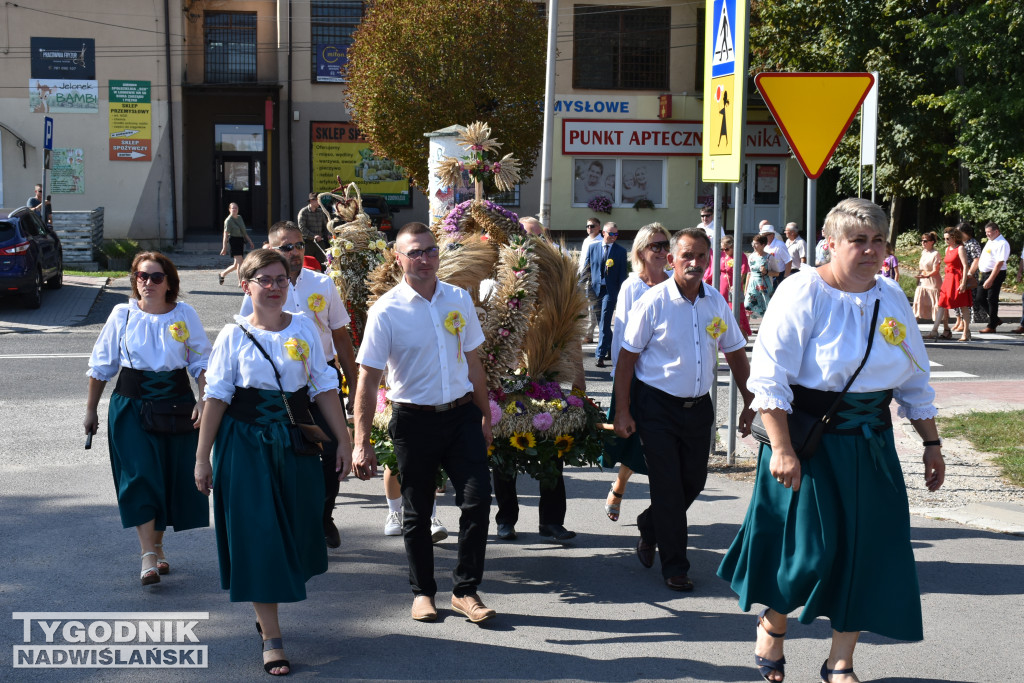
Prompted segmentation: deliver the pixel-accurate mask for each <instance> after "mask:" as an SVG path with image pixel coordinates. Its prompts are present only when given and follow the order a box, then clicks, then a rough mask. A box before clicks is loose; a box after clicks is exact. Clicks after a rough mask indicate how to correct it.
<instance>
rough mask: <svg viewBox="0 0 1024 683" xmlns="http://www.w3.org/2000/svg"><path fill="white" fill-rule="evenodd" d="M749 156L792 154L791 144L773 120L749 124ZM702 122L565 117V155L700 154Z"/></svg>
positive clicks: (563, 137) (563, 149) (747, 132)
mask: <svg viewBox="0 0 1024 683" xmlns="http://www.w3.org/2000/svg"><path fill="white" fill-rule="evenodd" d="M745 133H746V148H747V155H748V156H789V145H788V144H786V140H785V138H784V137H783V136H782V134H781V131H779V129H778V127H777V126H776V125H775V124H774V123H773V122H771V121H751V122H749V123H747V126H746V129H745ZM703 149H704V147H703V134H702V129H701V122H700V121H636V120H627V121H621V120H612V119H563V121H562V154H564V155H566V156H700V155H701V153H702V152H703Z"/></svg>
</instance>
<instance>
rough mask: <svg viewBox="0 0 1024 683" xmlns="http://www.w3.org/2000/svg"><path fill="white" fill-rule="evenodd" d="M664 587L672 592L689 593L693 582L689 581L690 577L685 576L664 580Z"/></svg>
mask: <svg viewBox="0 0 1024 683" xmlns="http://www.w3.org/2000/svg"><path fill="white" fill-rule="evenodd" d="M665 585H666V586H668V587H669V588H671V589H672V590H674V591H683V592H689V591H692V590H693V581H690V577H689V576H687V575H686V574H680V575H679V576H672V577H669V578H667V579H665Z"/></svg>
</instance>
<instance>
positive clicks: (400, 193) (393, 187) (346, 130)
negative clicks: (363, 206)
mask: <svg viewBox="0 0 1024 683" xmlns="http://www.w3.org/2000/svg"><path fill="white" fill-rule="evenodd" d="M309 127H310V129H309V133H310V135H309V138H310V145H311V147H312V149H311V154H310V161H311V166H312V168H311V169H310V170H311V177H312V180H313V187H312V190H313V192H330V191H331V190H333V189H335V188H336V187H337V186H338V180H337V178H335V176H340V177H341V184H342V185H347V184H348V183H350V182H355V183H356V184H357V185H358V186H359V190H360V192H362V193H364V194H366V193H370V194H379V195H383V197H384V198H385V199H387V201H388V204H391V205H393V206H409V205H410V204H411V203H412V198H411V197H410V196H409V179H408V178H406V177H405V171H404V170H403V169H402V167H401V166H398V165H397V164H395V162H393V161H391V160H390V159H378V158H377V157H375V156H374V154H373V150H372V149H370V143H369V142H368V141H367V140H366V138H364V137H363V136H362V134H361V133H360V132H359V127H358V126H356V125H355V124H354V123H335V122H327V121H313V122H311V123H310V124H309Z"/></svg>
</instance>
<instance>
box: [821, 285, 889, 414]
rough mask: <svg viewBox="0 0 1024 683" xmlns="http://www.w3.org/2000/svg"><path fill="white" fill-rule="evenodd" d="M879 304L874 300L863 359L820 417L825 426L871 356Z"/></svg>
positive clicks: (878, 300)
mask: <svg viewBox="0 0 1024 683" xmlns="http://www.w3.org/2000/svg"><path fill="white" fill-rule="evenodd" d="M881 303H882V301H881V299H876V300H875V310H874V311H873V312H872V314H871V327H870V328H868V348H867V350H866V351H864V358H862V359H861V361H860V365H858V366H857V369H856V370H855V371H854V373H853V375H851V376H850V379H849V381H847V382H846V386H845V387H843V391H842V393H840V394H839V396H838V397H837V398H836V400H835V403H833V404H832V407H831V408H829V409H828V412H827V413H825V416H824V417H822V422H825V423H826V424H827V423H828V422H829V420H831V419H832V415H833V413H835V411H836V410H837V409H838V408H839V404H840V403H842V401H843V397H844V396H846V394H847V392H848V391H850V387H852V386H853V380H855V379H857V375H859V374H860V371H861V370H863V369H864V365H865V364H866V363H867V362H868V356H869V355H871V346H872V345H873V344H874V342H875V323H877V322H878V307H879V304H881Z"/></svg>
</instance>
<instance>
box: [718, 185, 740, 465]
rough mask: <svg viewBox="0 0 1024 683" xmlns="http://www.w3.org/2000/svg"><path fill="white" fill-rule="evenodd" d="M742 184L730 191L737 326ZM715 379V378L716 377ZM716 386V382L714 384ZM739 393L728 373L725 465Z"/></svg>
mask: <svg viewBox="0 0 1024 683" xmlns="http://www.w3.org/2000/svg"><path fill="white" fill-rule="evenodd" d="M742 195H743V183H736V184H735V185H733V190H732V205H733V210H732V220H733V224H732V253H733V276H732V306H733V308H732V314H733V318H734V319H735V321H736V324H737V325H739V308H738V307H739V306H742V305H743V300H742V299H741V298H740V297H739V296H738V294H737V293H738V292H739V275H738V273H739V269H737V268H736V266H737V265H741V266H742V262H743V259H738V258H735V257H736V255H737V251H738V250H740V251H741V250H742V249H741V247H740V246H739V245H741V244H743V241H742V237H741V231H742V225H743V196H742ZM716 370H717V368H716ZM716 379H717V377H716ZM716 386H717V382H716ZM738 392H739V389H738V387H737V386H736V377H735V376H734V375H733V374H732V372H731V371H730V372H729V440H728V444H727V445H726V449H725V457H726V461H725V462H726V464H727V465H735V464H736V396H737V394H738Z"/></svg>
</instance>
